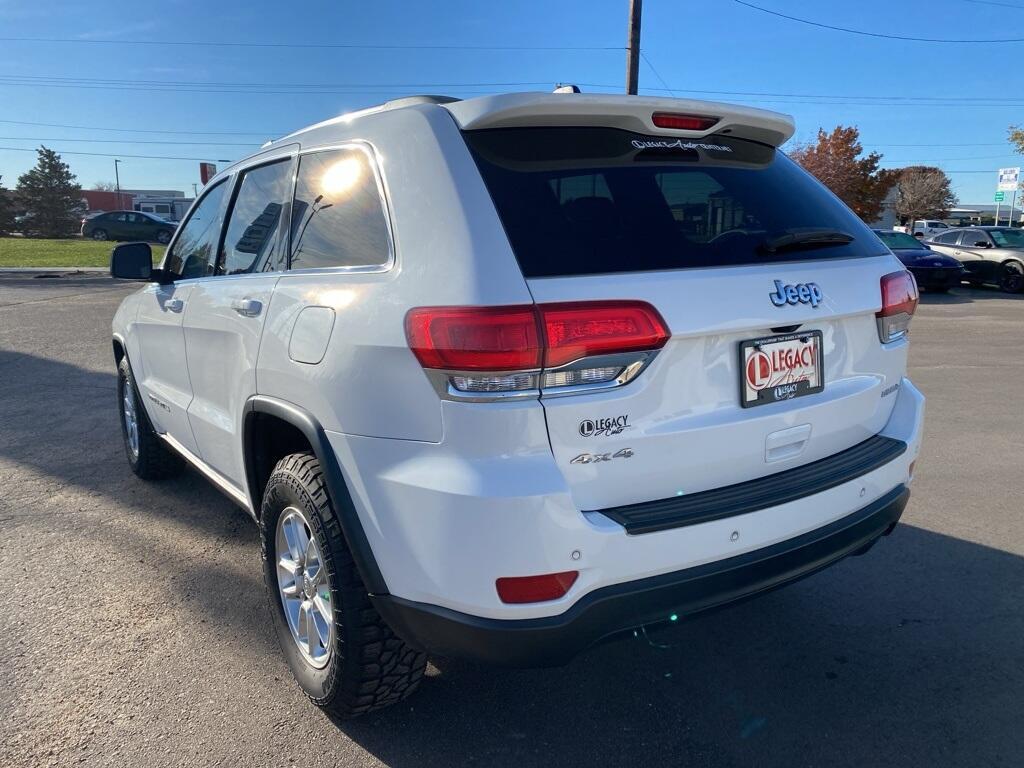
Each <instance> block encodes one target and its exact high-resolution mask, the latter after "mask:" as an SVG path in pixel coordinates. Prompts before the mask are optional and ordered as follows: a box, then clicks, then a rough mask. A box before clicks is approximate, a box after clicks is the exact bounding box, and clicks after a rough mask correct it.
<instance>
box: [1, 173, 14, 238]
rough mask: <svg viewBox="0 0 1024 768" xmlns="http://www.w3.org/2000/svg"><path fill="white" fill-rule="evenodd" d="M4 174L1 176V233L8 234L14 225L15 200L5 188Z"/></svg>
mask: <svg viewBox="0 0 1024 768" xmlns="http://www.w3.org/2000/svg"><path fill="white" fill-rule="evenodd" d="M3 178H4V177H3V176H0V235H6V234H7V233H8V232H10V231H11V229H13V227H14V201H13V200H12V199H11V193H10V192H9V191H8V190H6V189H4V185H3V183H2V182H3Z"/></svg>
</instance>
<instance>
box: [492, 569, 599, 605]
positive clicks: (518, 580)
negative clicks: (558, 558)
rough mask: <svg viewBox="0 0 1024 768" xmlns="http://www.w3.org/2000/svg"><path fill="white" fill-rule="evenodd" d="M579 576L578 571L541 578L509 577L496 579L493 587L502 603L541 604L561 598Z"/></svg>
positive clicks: (546, 575)
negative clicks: (495, 588)
mask: <svg viewBox="0 0 1024 768" xmlns="http://www.w3.org/2000/svg"><path fill="white" fill-rule="evenodd" d="M579 575H580V574H579V571H563V572H562V573H546V574H544V575H542V576H510V577H506V578H501V579H498V580H497V581H495V582H494V586H495V587H497V590H498V597H500V598H501V602H503V603H542V602H545V601H546V600H557V599H558V598H560V597H562V596H563V595H564V594H565V593H566V592H568V591H569V589H570V588H571V587H572V585H573V584H575V583H576V579H577V577H578V576H579Z"/></svg>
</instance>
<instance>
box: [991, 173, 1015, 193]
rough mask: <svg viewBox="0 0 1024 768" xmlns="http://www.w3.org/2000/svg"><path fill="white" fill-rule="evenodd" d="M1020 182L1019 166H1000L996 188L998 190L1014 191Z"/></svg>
mask: <svg viewBox="0 0 1024 768" xmlns="http://www.w3.org/2000/svg"><path fill="white" fill-rule="evenodd" d="M1019 182H1020V168H1000V169H999V181H998V183H997V184H996V189H998V190H999V191H1000V192H1003V191H1005V192H1015V191H1016V190H1017V184H1018V183H1019Z"/></svg>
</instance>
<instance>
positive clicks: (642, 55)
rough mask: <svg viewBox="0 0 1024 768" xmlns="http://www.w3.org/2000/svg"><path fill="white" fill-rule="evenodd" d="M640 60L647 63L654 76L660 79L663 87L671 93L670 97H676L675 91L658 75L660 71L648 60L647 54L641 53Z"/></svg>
mask: <svg viewBox="0 0 1024 768" xmlns="http://www.w3.org/2000/svg"><path fill="white" fill-rule="evenodd" d="M640 58H641V59H643V60H644V61H645V62H646V63H647V66H648V68H649V69H650V70H651V72H653V73H654V76H655V77H656V78H658V82H660V83H661V84H662V85H663V86H665V90H666V91H668V92H669V95H670V96H675V95H676V94H675V91H673V90H672V89H671V88H669V87H668V83H666V82H665V78H663V77H662V76H661V75H660V74H659V73H658V70H656V69H655V68H654V65H653V64H651V60H650V59H649V58H647V54H646V53H644V52H643V51H640Z"/></svg>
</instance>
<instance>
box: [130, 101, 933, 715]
mask: <svg viewBox="0 0 1024 768" xmlns="http://www.w3.org/2000/svg"><path fill="white" fill-rule="evenodd" d="M792 133H793V125H792V122H791V119H790V118H788V117H786V116H783V115H778V114H774V113H770V112H765V111H762V110H757V109H748V108H743V107H736V106H730V105H726V104H717V103H707V102H697V101H685V100H677V99H664V98H647V97H636V96H609V95H583V94H561V93H559V94H512V95H503V96H494V97H484V98H477V99H470V100H466V101H458V100H454V99H447V98H441V97H413V98H409V99H403V100H400V101H396V102H390V103H388V104H385V105H383V106H380V107H376V108H372V109H367V110H364V111H361V112H357V113H354V114H348V115H344V116H342V117H338V118H335V119H332V120H328V121H327V122H324V123H321V124H319V125H315V126H313V127H311V128H308V129H305V130H303V131H300V132H298V133H295V134H292V135H290V136H286V137H284V138H283V139H280V140H278V141H274V142H272V143H270V144H268V145H266V146H265V147H264V148H263V149H262V150H261V151H260V152H259V153H257V154H256V155H254V156H252V157H250V158H248V159H246V160H243V161H241V162H239V163H237V164H235V165H234V166H232V167H230V168H228V169H227V170H225V171H223V172H222V173H221V174H220V175H219V176H218V177H217V178H215V179H214V180H213V181H211V182H210V183H209V184H208V185H207V187H206V188H205V189H204V190H203V193H202V195H201V196H200V197H199V199H198V200H197V201H196V202H195V204H194V205H193V206H192V209H191V211H190V212H189V215H188V216H187V217H186V219H185V220H184V222H183V224H182V225H181V227H180V228H179V229H178V231H177V232H176V234H175V237H174V240H173V241H172V242H171V243H170V246H169V248H168V250H167V254H166V256H165V257H164V260H163V262H162V263H161V264H160V266H159V268H152V266H151V261H150V250H149V246H148V245H145V244H142V243H135V244H126V245H121V246H118V247H117V248H116V249H115V250H114V252H113V254H112V257H111V271H112V273H113V274H114V276H115V277H121V278H134V279H138V280H142V281H145V283H146V284H145V285H144V286H143V287H142V288H141V289H140V290H139V291H137V292H136V293H134V294H132V295H131V296H129V297H128V298H126V299H125V301H124V303H123V304H122V305H121V307H120V309H119V310H118V312H117V314H116V316H115V317H114V321H113V331H114V342H113V343H114V356H115V359H116V362H117V365H118V370H119V374H120V377H119V381H120V386H119V397H120V400H119V402H120V404H121V415H122V424H123V427H124V438H125V446H126V451H127V454H128V460H129V462H130V464H131V467H132V469H133V470H134V472H135V473H136V474H137V475H139V476H140V477H142V478H145V479H155V478H160V477H166V476H167V475H169V474H170V473H172V472H174V471H177V470H179V469H180V468H181V467H182V465H183V464H184V463H188V464H191V465H192V466H193V467H195V468H196V469H197V470H198V471H199V472H201V473H202V474H203V475H205V476H206V477H207V478H208V479H209V480H210V481H212V482H213V483H214V484H215V485H216V486H217V487H218V488H220V489H221V490H222V491H223V492H224V493H226V494H227V495H228V496H229V497H230V498H231V499H233V500H234V501H235V502H237V503H238V504H239V505H241V506H242V507H244V508H245V509H246V510H247V511H248V512H249V513H250V514H251V515H252V516H253V518H255V520H256V521H257V523H258V524H259V527H260V532H261V536H262V544H263V546H262V549H263V560H264V570H265V578H266V585H267V588H268V590H269V593H270V599H271V601H272V605H273V615H274V617H275V621H276V626H277V631H278V634H279V637H280V640H281V646H282V648H283V650H284V653H285V655H286V656H287V658H288V661H289V663H290V665H291V668H292V670H293V671H294V673H295V676H296V678H297V680H298V682H299V683H300V685H301V686H302V687H303V689H304V690H305V691H306V693H307V694H308V695H309V696H310V698H311V699H312V700H313V701H314V702H315V703H316V704H318V705H320V706H322V707H324V708H326V709H328V710H330V711H331V712H333V713H334V714H336V715H339V716H350V715H355V714H360V713H363V712H366V711H369V710H372V709H375V708H378V707H381V706H385V705H388V704H391V703H394V702H396V701H399V700H401V699H402V698H404V697H405V696H407V695H408V694H409V693H411V692H412V691H413V690H414V689H415V687H416V685H417V683H418V682H419V680H420V678H421V676H422V674H423V670H424V667H425V663H426V653H427V652H432V653H437V654H443V655H451V656H462V657H469V658H473V659H478V660H483V661H486V662H491V663H495V664H505V665H519V666H531V665H532V666H537V665H552V664H559V663H563V662H565V661H566V660H567V659H569V658H571V657H572V656H573V655H574V654H576V653H578V652H580V651H582V650H584V649H585V648H587V647H588V646H590V645H591V644H593V643H595V642H597V641H598V640H600V639H602V638H604V637H606V636H609V635H612V634H615V633H618V632H621V631H623V630H628V629H634V628H638V627H642V626H646V625H649V624H656V623H660V622H666V621H672V620H676V619H677V618H679V617H689V616H691V615H692V614H695V613H697V612H699V611H702V610H705V609H708V608H712V607H716V606H719V605H722V604H725V603H728V602H732V601H735V600H738V599H741V598H744V597H747V596H750V595H753V594H755V593H760V592H763V591H765V590H768V589H770V588H773V587H776V586H779V585H782V584H785V583H787V582H791V581H793V580H795V579H798V578H800V577H802V576H805V575H807V574H810V573H812V572H814V571H817V570H818V569H820V568H823V567H825V566H827V565H829V564H831V563H834V562H836V561H838V560H839V559H841V558H843V557H845V556H846V555H850V554H858V553H861V552H863V551H865V550H867V549H868V548H869V547H870V546H871V545H872V544H873V543H874V542H875V541H876V539H878V538H879V537H881V536H882V535H884V534H887V533H889V532H890V531H891V530H892V529H893V527H894V526H895V524H896V522H897V520H898V519H899V517H900V514H901V512H902V510H903V507H904V505H905V504H906V501H907V497H908V486H909V484H910V481H911V476H912V472H913V462H914V459H915V457H916V456H917V454H918V449H919V443H920V437H921V423H922V417H923V407H924V398H923V397H922V395H921V394H920V393H919V392H918V390H917V389H915V388H914V386H913V385H912V384H911V383H910V382H909V381H908V380H907V379H906V378H905V372H906V362H907V339H906V332H907V328H908V325H909V323H910V319H911V315H912V314H913V312H914V309H915V307H916V304H917V290H916V286H915V284H914V281H913V278H912V277H911V276H910V275H909V274H908V273H907V272H906V271H905V270H904V269H903V267H902V266H901V265H900V262H899V261H898V260H897V259H896V258H895V257H894V256H893V255H892V254H891V253H890V252H889V251H888V250H887V249H886V248H885V246H884V245H883V244H882V243H881V242H880V241H879V240H878V238H877V237H875V235H874V234H873V233H872V232H871V230H870V229H868V228H867V227H866V226H865V225H864V224H863V223H861V222H860V221H859V220H858V219H857V217H856V216H855V215H854V214H853V213H852V212H851V211H850V210H849V209H847V208H846V207H845V206H844V205H843V204H842V203H841V202H839V201H838V200H837V199H836V198H835V197H834V196H833V195H832V194H831V193H829V192H828V191H827V190H826V189H825V188H823V187H822V186H821V185H820V184H819V183H818V182H816V181H815V180H814V179H813V178H811V177H810V176H809V175H807V174H806V173H805V172H804V171H802V170H801V169H800V168H798V167H797V166H796V165H795V164H794V163H793V162H791V161H790V160H789V159H788V158H787V157H786V156H785V155H784V154H783V153H782V152H780V151H779V149H778V146H779V145H781V144H782V143H783V142H784V141H786V140H787V139H788V138H789V137H790V136H791V135H792Z"/></svg>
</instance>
